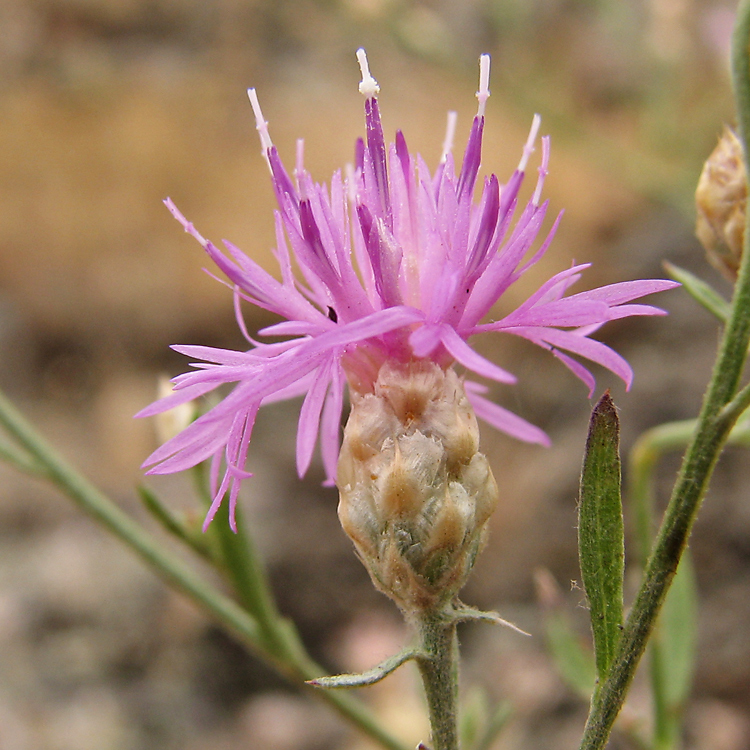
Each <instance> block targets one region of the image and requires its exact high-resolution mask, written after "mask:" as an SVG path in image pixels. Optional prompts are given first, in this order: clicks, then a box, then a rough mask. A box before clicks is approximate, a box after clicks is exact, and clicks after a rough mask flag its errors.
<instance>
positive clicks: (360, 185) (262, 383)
mask: <svg viewBox="0 0 750 750" xmlns="http://www.w3.org/2000/svg"><path fill="white" fill-rule="evenodd" d="M357 57H358V59H359V62H360V67H361V70H362V83H361V84H360V91H361V92H362V94H363V95H364V97H365V123H366V133H367V137H366V139H365V140H363V139H360V140H358V141H357V143H356V147H355V162H354V165H353V167H350V168H348V169H347V170H346V171H345V172H344V173H343V174H342V172H341V171H338V172H336V173H334V175H333V177H332V179H331V182H330V185H329V186H326V185H322V184H318V183H315V182H314V181H313V179H312V177H311V176H310V174H309V173H308V172H307V171H306V169H305V168H304V163H303V146H302V143H301V142H299V143H298V148H297V162H296V165H295V169H294V171H293V173H292V175H290V174H289V173H288V172H287V170H286V169H285V168H284V165H283V164H282V162H281V159H280V158H279V154H278V152H277V150H276V147H275V146H274V144H273V142H272V141H271V138H270V136H269V133H268V127H267V123H266V122H265V120H264V118H263V114H262V112H261V109H260V105H259V103H258V98H257V95H256V93H255V91H254V90H253V89H250V91H249V92H248V94H249V96H250V101H251V103H252V106H253V110H254V112H255V116H256V121H257V129H258V132H259V134H260V140H261V144H262V147H263V153H264V155H265V157H266V159H267V163H268V166H269V168H270V171H271V176H272V184H273V189H274V191H275V194H276V199H277V202H278V210H277V211H276V212H275V222H276V238H277V245H276V249H275V255H276V259H277V261H278V263H279V268H280V277H281V279H280V280H278V279H276V278H275V277H274V276H272V275H270V274H269V273H267V272H266V271H265V270H263V269H262V268H261V267H260V266H259V265H258V264H257V263H255V262H254V261H253V260H252V259H250V258H249V257H248V256H247V255H245V254H244V253H243V252H242V251H241V250H240V249H239V248H237V247H235V246H234V245H233V244H232V243H231V242H228V241H226V240H225V241H224V245H225V247H226V251H227V254H225V253H224V252H222V251H221V250H219V249H218V248H217V247H216V246H215V245H214V244H212V243H211V242H210V241H209V240H206V239H204V238H203V237H202V236H201V235H200V234H199V233H198V231H197V230H196V229H195V228H194V226H193V224H192V223H190V222H189V221H188V220H187V219H186V218H185V217H184V216H183V215H182V214H181V213H180V212H179V211H178V209H177V208H176V206H175V205H174V204H173V203H172V201H171V200H167V201H165V202H166V205H167V207H168V208H169V210H170V211H171V212H172V214H173V215H174V216H175V218H176V219H177V220H178V221H179V222H180V223H181V224H182V225H183V227H184V228H185V231H187V232H188V233H189V234H191V235H192V236H193V237H194V238H195V239H197V240H198V241H199V242H200V244H201V245H202V246H203V248H204V249H205V250H206V252H207V253H208V255H209V256H210V257H211V259H212V260H213V262H214V263H215V264H216V265H217V266H218V267H219V269H220V270H221V271H222V272H223V273H224V274H225V275H226V277H227V278H228V279H229V282H230V284H231V286H232V288H233V290H234V299H235V310H236V315H237V320H238V323H239V325H240V327H241V329H242V330H243V332H244V334H245V336H246V338H247V340H248V341H249V343H250V345H251V348H250V349H249V350H248V351H244V352H242V351H228V350H224V349H215V348H210V347H203V346H175V347H174V348H175V349H176V350H177V351H178V352H181V353H182V354H185V355H187V356H190V357H193V358H195V359H197V360H200V361H199V362H197V363H196V364H195V365H194V367H195V368H196V369H195V370H194V371H192V372H188V373H186V374H184V375H180V376H178V377H177V378H175V379H174V381H173V383H174V392H173V393H172V394H171V395H169V396H167V397H166V398H163V399H161V400H160V401H157V402H156V403H154V404H152V405H151V406H149V407H148V408H146V409H144V410H143V411H142V412H140V414H139V416H149V415H153V414H158V413H160V412H163V411H165V410H167V409H170V408H172V407H174V406H176V405H178V404H182V403H185V402H187V401H190V400H192V399H195V398H197V397H199V396H202V395H204V394H206V393H208V392H210V391H212V390H214V389H215V388H217V387H219V386H221V385H224V384H227V383H234V384H235V387H234V389H233V390H232V391H231V392H230V393H229V394H228V395H227V396H226V397H225V398H224V399H223V400H222V401H221V402H220V403H218V404H217V405H216V406H214V407H213V408H212V409H211V410H210V411H208V412H206V413H205V414H204V415H202V416H201V417H199V418H198V419H197V420H195V422H193V423H192V424H191V425H190V426H189V427H187V428H186V429H185V430H183V431H182V432H181V433H180V434H179V435H177V436H176V437H173V438H172V439H170V440H169V441H168V442H166V443H165V444H164V445H162V446H161V447H160V448H159V449H158V450H156V451H155V452H154V453H153V454H152V455H151V456H150V457H149V458H148V459H147V461H146V462H145V464H144V465H145V466H148V467H151V468H150V469H149V473H152V474H166V473H172V472H177V471H181V470H183V469H186V468H189V467H191V466H194V465H196V464H198V463H199V462H201V461H204V460H206V459H209V458H211V459H212V472H211V474H212V481H213V492H214V502H213V504H212V506H211V509H210V510H209V513H208V516H207V518H206V523H209V522H210V520H211V519H212V518H213V516H214V514H215V513H216V510H217V509H218V507H219V504H220V503H221V502H222V498H223V497H224V495H225V494H227V493H228V494H229V503H230V518H232V519H233V509H234V505H235V503H236V499H237V494H238V492H239V487H240V483H241V481H242V480H243V479H245V478H247V477H249V476H251V475H250V473H249V472H247V471H246V469H245V461H246V457H247V452H248V446H249V442H250V437H251V433H252V429H253V424H254V421H255V417H256V414H257V412H258V410H259V409H260V407H261V406H263V405H264V404H267V403H270V402H273V401H280V400H284V399H289V398H293V397H296V396H302V395H304V400H303V402H302V407H301V409H300V415H299V425H298V429H297V469H298V472H299V474H300V476H302V475H303V474H304V473H305V472H306V471H307V469H308V467H309V465H310V461H311V458H312V455H313V451H314V448H315V445H316V442H317V440H318V436H320V445H321V453H322V459H323V465H324V468H325V471H326V475H327V483H329V484H333V483H334V482H335V481H336V468H337V459H338V454H339V446H340V424H341V414H342V409H343V402H344V388H345V385H346V384H347V383H348V386H349V388H350V389H351V391H352V392H353V394H355V395H359V396H361V395H364V394H367V393H370V392H372V391H373V389H374V388H375V384H376V382H377V381H378V374H379V373H380V371H381V368H383V366H384V365H386V364H387V363H389V364H390V365H406V364H408V363H414V362H420V361H427V362H429V363H432V364H436V365H438V366H439V367H440V368H442V369H443V370H447V368H449V367H450V366H451V365H452V364H454V363H458V364H460V365H462V366H463V367H464V368H465V369H466V370H468V371H470V372H471V373H474V374H476V375H479V376H481V377H483V378H488V379H491V380H495V381H498V382H501V383H514V382H515V377H514V376H513V375H512V374H511V373H510V372H508V371H506V370H505V369H502V368H501V367H499V366H498V365H496V364H495V363H493V362H490V361H489V360H487V359H486V358H485V357H483V356H481V355H480V354H478V353H477V352H476V351H474V350H473V349H472V348H471V346H470V345H469V343H468V339H470V338H471V337H472V336H474V335H476V334H479V333H487V332H496V331H503V332H506V333H510V334H513V335H516V336H520V337H522V338H525V339H528V340H529V341H532V342H533V343H535V344H537V345H539V346H542V347H544V348H546V349H548V350H549V351H551V352H552V354H554V356H555V357H557V358H558V359H559V360H560V361H561V362H562V363H563V364H565V365H566V366H567V367H568V368H569V369H570V370H571V371H572V372H573V373H574V374H575V375H576V376H577V377H578V378H580V379H581V380H582V381H583V382H584V383H585V384H586V385H587V386H588V387H589V389H590V390H591V391H593V388H594V378H593V376H592V375H591V373H590V372H589V370H588V369H587V368H586V367H585V366H584V365H583V364H581V362H580V361H579V360H578V359H576V358H575V357H580V358H582V359H584V360H589V361H591V362H595V363H597V364H599V365H602V366H603V367H605V368H607V369H609V370H611V371H612V372H613V373H615V374H616V375H618V376H619V377H621V378H622V380H623V381H624V382H625V384H626V385H627V386H629V385H630V382H631V379H632V372H631V369H630V367H629V366H628V364H627V362H626V361H625V360H624V359H623V358H622V357H621V356H620V355H618V354H617V353H616V352H614V351H613V350H612V349H610V348H609V347H608V346H606V345H605V344H602V343H601V342H598V341H596V340H594V339H592V338H591V334H592V333H594V332H595V331H596V330H597V329H598V328H599V327H600V326H601V325H602V324H603V323H606V322H607V321H610V320H615V319H617V318H623V317H628V316H631V315H656V314H660V313H662V311H661V310H659V309H658V308H655V307H651V306H649V305H642V304H630V303H631V302H632V301H633V300H635V299H637V298H639V297H642V296H644V295H646V294H651V293H653V292H659V291H662V290H665V289H668V288H671V287H672V286H674V283H673V282H670V281H660V280H648V281H630V282H623V283H618V284H612V285H609V286H605V287H600V288H598V289H593V290H591V291H587V292H579V293H578V294H573V295H566V293H567V291H568V289H569V288H570V287H571V286H572V285H573V284H574V283H575V282H576V281H577V280H578V279H579V278H580V276H581V272H582V271H583V270H584V269H585V268H587V267H588V264H583V265H576V266H573V267H571V268H569V269H567V270H565V271H563V272H561V273H558V274H556V275H555V276H553V277H552V278H551V279H549V281H547V282H546V283H545V284H543V285H542V287H541V288H540V289H538V290H537V291H536V292H535V293H534V294H532V295H531V296H530V297H529V298H528V299H527V300H526V301H525V302H524V303H523V304H522V305H520V306H519V307H518V308H517V309H516V310H514V311H513V312H511V313H510V314H508V315H506V316H505V317H503V318H501V319H499V320H496V321H492V322H482V320H483V319H484V317H485V316H486V315H487V313H488V312H489V311H490V309H491V308H492V306H493V305H494V304H495V302H497V301H498V299H499V298H500V297H501V296H502V295H503V294H504V292H505V291H506V290H507V289H508V288H509V287H510V286H511V285H512V284H513V283H515V282H516V281H517V280H518V279H519V278H520V277H521V276H522V275H523V274H524V272H525V271H527V270H528V269H529V268H530V267H531V266H533V265H534V264H535V263H536V262H537V261H539V259H540V258H541V257H542V256H543V255H544V253H545V252H546V251H547V248H548V247H549V244H550V242H551V240H552V237H553V235H554V233H555V229H556V227H557V224H558V222H559V220H560V216H558V217H557V219H556V220H555V221H554V223H553V225H552V228H551V230H550V231H549V232H548V234H547V235H546V237H545V238H544V239H543V240H542V241H541V242H540V243H539V245H538V247H536V249H533V247H534V246H535V244H536V240H537V238H538V235H539V233H540V230H541V227H542V224H543V221H544V219H545V216H546V213H547V202H543V203H542V202H540V201H541V192H542V186H543V184H544V180H545V177H546V176H547V167H548V162H549V138H548V137H544V138H542V139H541V144H542V155H541V165H540V166H539V169H538V178H537V183H536V188H535V190H534V192H533V196H532V198H531V200H530V201H529V202H528V203H527V204H526V205H525V206H524V207H523V208H522V209H520V211H519V210H518V196H519V189H520V187H521V183H522V182H523V179H524V174H525V171H526V166H527V163H528V160H529V157H530V155H531V154H532V152H533V150H534V145H535V142H536V138H537V133H538V129H539V124H540V120H539V117H538V116H535V117H534V120H533V124H532V127H531V132H530V134H529V138H528V140H527V142H526V144H525V146H524V148H523V153H522V157H521V160H520V163H519V165H518V168H517V169H516V171H515V172H514V173H513V174H512V175H511V176H510V179H509V180H508V181H507V182H506V183H505V184H503V185H501V184H500V182H499V180H498V178H497V177H496V176H495V175H491V176H490V177H485V178H484V179H483V180H482V181H481V185H480V187H479V189H478V190H477V182H478V175H479V166H480V161H481V147H482V131H483V128H484V114H485V112H484V111H485V103H486V101H487V98H488V97H489V57H488V56H487V55H483V56H482V57H481V58H480V85H479V91H478V92H477V98H478V100H479V108H478V112H477V115H476V117H475V118H474V121H473V124H472V128H471V132H470V135H469V140H468V143H467V146H466V150H465V152H464V155H463V161H462V163H461V167H460V169H459V170H458V173H456V169H455V166H454V159H453V152H452V140H453V131H454V128H455V113H451V115H449V120H448V134H447V137H446V143H445V146H444V152H443V157H442V159H441V161H440V164H439V165H438V167H437V169H436V170H435V171H434V173H430V171H429V169H428V167H427V165H426V164H425V162H424V161H423V160H422V158H421V157H420V156H419V155H413V154H411V153H410V152H409V150H408V148H407V146H406V140H405V139H404V136H403V134H402V133H401V132H400V131H399V132H397V133H396V138H395V142H394V143H392V144H386V141H385V138H384V135H383V130H382V126H381V121H380V112H379V106H378V100H377V97H376V95H377V93H378V91H379V87H378V85H377V83H376V81H375V79H374V78H373V77H372V76H371V75H370V72H369V69H368V65H367V59H366V57H365V53H364V51H363V50H359V51H358V53H357ZM475 192H476V193H478V196H479V200H478V202H475V201H474V194H475ZM514 219H515V220H514ZM295 266H296V268H297V269H298V272H299V276H297V275H296V274H295ZM242 300H244V301H247V302H250V303H251V304H254V305H256V306H258V307H261V308H263V309H265V310H269V311H271V312H273V313H275V314H277V315H279V316H280V317H281V318H283V319H284V320H283V321H282V322H280V323H277V324H275V325H272V326H269V327H268V328H265V329H263V330H261V331H260V332H259V334H260V336H276V337H278V336H282V337H288V338H287V339H286V340H284V341H282V342H280V343H279V342H275V343H265V342H261V341H258V340H256V339H254V338H252V337H251V336H250V335H249V333H248V332H247V330H246V328H245V325H244V322H243V319H242V315H241V312H240V302H241V301H242ZM463 387H464V388H465V392H466V397H467V398H468V400H469V402H470V404H471V406H472V407H473V409H474V410H475V412H476V414H477V415H478V416H479V417H480V418H481V419H483V420H485V421H486V422H489V423H490V424H492V425H493V426H494V427H496V428H497V429H499V430H501V431H503V432H506V433H508V434H509V435H512V436H513V437H516V438H518V439H520V440H524V441H527V442H531V443H540V444H548V442H549V441H548V438H547V436H546V435H545V434H544V433H543V432H542V431H541V430H540V429H539V428H537V427H535V426H533V425H531V424H529V423H528V422H526V421H525V420H523V419H521V418H520V417H518V416H516V415H515V414H512V413H511V412H509V411H507V410H506V409H504V408H502V407H501V406H498V405H497V404H495V403H493V402H491V401H489V400H488V399H486V398H485V397H484V396H483V395H482V394H483V393H484V392H485V391H486V388H485V387H484V386H482V385H480V384H479V383H475V382H473V381H471V380H467V381H465V383H464V384H463ZM222 468H223V469H224V471H223V474H222ZM232 522H233V521H232Z"/></svg>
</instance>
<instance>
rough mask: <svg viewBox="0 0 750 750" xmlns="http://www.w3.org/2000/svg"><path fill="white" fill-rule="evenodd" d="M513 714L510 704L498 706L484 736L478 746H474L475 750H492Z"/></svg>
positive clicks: (478, 741) (479, 740)
mask: <svg viewBox="0 0 750 750" xmlns="http://www.w3.org/2000/svg"><path fill="white" fill-rule="evenodd" d="M512 713H513V710H512V708H511V706H510V703H501V704H500V705H499V706H497V708H496V709H495V713H494V714H492V716H491V717H490V720H489V721H488V722H487V727H486V728H485V730H484V733H483V734H482V736H481V737H480V738H479V739H478V740H477V744H476V745H474V749H473V750H490V747H492V745H493V744H494V742H495V740H496V739H497V738H498V736H499V735H500V732H502V730H503V729H505V725H506V724H507V723H508V719H510V716H511V714H512Z"/></svg>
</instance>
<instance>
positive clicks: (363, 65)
mask: <svg viewBox="0 0 750 750" xmlns="http://www.w3.org/2000/svg"><path fill="white" fill-rule="evenodd" d="M357 62H358V63H359V69H360V70H361V71H362V82H361V83H360V84H359V93H360V94H362V96H364V97H365V99H372V98H373V97H374V96H375V95H376V94H377V93H378V92H379V91H380V86H378V82H377V81H376V80H375V79H374V78H373V77H372V76H371V75H370V66H369V65H368V64H367V54H366V53H365V51H364V50H363V49H362V48H361V47H360V48H359V49H358V50H357Z"/></svg>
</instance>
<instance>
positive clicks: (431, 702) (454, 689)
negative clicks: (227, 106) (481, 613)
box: [417, 615, 458, 750]
mask: <svg viewBox="0 0 750 750" xmlns="http://www.w3.org/2000/svg"><path fill="white" fill-rule="evenodd" d="M418 626H419V635H420V641H421V642H420V648H421V651H422V652H423V655H422V656H421V657H419V658H418V659H417V664H418V665H419V671H420V672H421V674H422V682H423V684H424V689H425V694H426V696H427V706H428V708H429V712H430V726H431V727H432V750H458V721H457V717H458V711H457V704H458V638H457V637H456V622H455V620H450V619H445V618H443V617H440V616H439V615H437V616H435V615H425V616H424V617H422V618H421V619H420V621H419V623H418Z"/></svg>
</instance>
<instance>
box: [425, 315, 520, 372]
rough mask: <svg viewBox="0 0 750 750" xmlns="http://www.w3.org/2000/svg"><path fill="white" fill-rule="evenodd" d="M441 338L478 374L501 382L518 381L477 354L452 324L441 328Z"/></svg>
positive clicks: (445, 344) (460, 359) (462, 361)
mask: <svg viewBox="0 0 750 750" xmlns="http://www.w3.org/2000/svg"><path fill="white" fill-rule="evenodd" d="M440 340H441V341H442V342H443V346H444V347H445V348H446V349H447V350H448V352H449V353H450V354H451V355H452V356H453V357H454V358H455V359H456V361H458V362H460V363H461V364H462V365H463V366H464V367H466V368H467V369H469V370H471V371H472V372H475V373H477V375H481V376H482V377H485V378H489V379H490V380H497V381H498V382H499V383H515V382H516V378H515V376H513V375H511V374H510V373H509V372H507V371H506V370H503V369H502V368H501V367H498V366H497V365H495V364H493V363H492V362H490V361H489V360H488V359H485V358H484V357H482V356H481V355H480V354H477V353H476V352H475V351H474V350H473V349H472V348H471V347H470V346H469V345H468V344H467V343H466V342H465V341H464V340H463V339H462V338H461V337H460V336H459V335H458V334H457V333H456V332H455V331H454V330H453V328H451V327H450V326H443V327H442V328H441V329H440Z"/></svg>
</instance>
